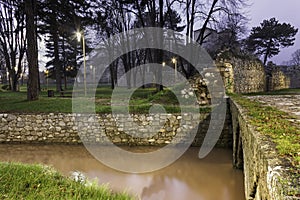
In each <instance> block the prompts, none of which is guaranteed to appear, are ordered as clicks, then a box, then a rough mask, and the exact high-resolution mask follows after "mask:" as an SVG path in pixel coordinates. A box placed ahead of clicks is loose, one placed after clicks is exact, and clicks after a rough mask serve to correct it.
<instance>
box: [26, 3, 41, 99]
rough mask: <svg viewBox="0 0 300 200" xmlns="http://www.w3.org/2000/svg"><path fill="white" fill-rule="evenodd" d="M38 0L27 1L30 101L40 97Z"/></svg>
mask: <svg viewBox="0 0 300 200" xmlns="http://www.w3.org/2000/svg"><path fill="white" fill-rule="evenodd" d="M35 5H36V0H26V1H25V13H26V33H27V34H26V39H27V45H28V46H27V59H28V68H29V78H28V90H27V99H28V100H29V101H33V100H37V99H38V98H39V92H38V76H39V72H38V66H37V58H38V55H37V49H36V40H37V37H36V36H37V35H36V29H35V24H34V13H35V12H34V11H35Z"/></svg>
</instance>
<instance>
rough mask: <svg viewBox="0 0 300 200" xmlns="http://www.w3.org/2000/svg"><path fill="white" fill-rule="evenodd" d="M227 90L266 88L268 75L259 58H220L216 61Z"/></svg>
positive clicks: (243, 90) (243, 91)
mask: <svg viewBox="0 0 300 200" xmlns="http://www.w3.org/2000/svg"><path fill="white" fill-rule="evenodd" d="M216 65H217V67H218V69H219V70H220V73H221V75H222V78H223V81H224V85H225V88H226V91H227V92H230V93H251V92H263V91H265V89H266V75H265V71H264V67H263V64H262V63H261V62H260V61H258V60H249V59H248V60H247V59H245V60H241V59H237V58H232V59H231V60H218V61H217V62H216Z"/></svg>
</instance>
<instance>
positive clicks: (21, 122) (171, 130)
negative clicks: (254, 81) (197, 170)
mask: <svg viewBox="0 0 300 200" xmlns="http://www.w3.org/2000/svg"><path fill="white" fill-rule="evenodd" d="M85 117H87V119H86V120H82V121H79V122H78V119H77V118H78V116H76V115H73V114H63V113H59V114H54V113H49V114H20V113H3V114H0V143H67V144H78V143H82V141H84V142H90V143H103V142H104V141H105V138H107V137H108V138H109V139H110V141H112V142H113V143H114V144H117V145H132V146H135V145H166V144H168V143H170V141H171V140H176V141H181V139H183V138H184V137H185V133H184V131H185V130H186V131H187V132H189V130H191V129H192V128H194V127H196V128H197V124H195V121H196V122H199V121H200V123H199V125H198V131H197V135H196V137H195V139H194V142H193V144H192V145H193V146H201V144H202V142H203V139H204V137H205V134H206V131H207V129H208V126H209V123H210V115H209V113H201V114H200V115H199V116H197V117H198V118H199V119H198V120H197V119H195V117H196V116H195V115H191V114H183V115H182V116H181V115H175V114H155V115H153V116H150V115H147V114H132V115H130V117H129V118H128V116H127V115H126V116H125V115H121V114H120V115H118V116H117V119H116V118H114V117H113V116H112V115H111V114H99V115H95V116H85ZM75 119H77V122H76V121H75ZM227 119H229V117H228V116H227ZM183 120H184V123H183V125H181V124H180V123H181V121H183ZM122 121H123V122H125V123H118V122H122ZM130 121H131V122H132V123H133V124H131V123H126V122H130ZM229 125H230V122H229V121H228V120H227V121H226V122H225V126H224V128H223V132H222V135H221V137H220V139H219V141H218V143H217V146H218V147H231V146H232V134H231V131H230V127H229ZM147 126H151V130H155V131H156V132H155V134H154V135H152V136H151V137H149V134H150V133H149V132H148V130H149V128H147ZM78 127H81V129H80V134H81V135H80V136H81V137H79V135H78V131H79V130H78ZM128 131H130V133H133V134H136V135H137V137H133V136H131V135H132V134H131V135H129V134H126V132H128Z"/></svg>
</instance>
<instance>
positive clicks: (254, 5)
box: [247, 0, 300, 64]
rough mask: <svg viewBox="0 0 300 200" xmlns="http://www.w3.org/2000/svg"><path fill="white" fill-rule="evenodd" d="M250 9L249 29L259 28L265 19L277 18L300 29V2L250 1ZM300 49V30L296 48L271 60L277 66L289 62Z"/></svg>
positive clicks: (285, 50)
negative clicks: (292, 55)
mask: <svg viewBox="0 0 300 200" xmlns="http://www.w3.org/2000/svg"><path fill="white" fill-rule="evenodd" d="M249 3H250V7H249V8H247V10H248V16H249V18H250V20H251V21H250V23H249V29H251V27H253V26H259V25H260V23H261V22H262V21H263V20H264V19H270V18H272V17H275V18H276V19H277V20H279V22H281V23H282V22H286V23H290V24H291V25H292V26H294V27H295V28H298V29H300V10H299V9H300V0H249ZM297 49H300V30H298V33H297V35H296V41H295V44H294V46H292V47H288V48H285V49H282V50H281V52H280V53H279V54H278V55H277V56H274V57H273V58H271V60H272V61H273V62H275V63H276V64H281V63H282V62H283V61H289V60H290V59H291V54H292V53H293V52H294V51H296V50H297Z"/></svg>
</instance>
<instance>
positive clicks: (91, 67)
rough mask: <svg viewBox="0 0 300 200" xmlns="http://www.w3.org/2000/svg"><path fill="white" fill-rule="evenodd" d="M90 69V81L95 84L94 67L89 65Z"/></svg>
mask: <svg viewBox="0 0 300 200" xmlns="http://www.w3.org/2000/svg"><path fill="white" fill-rule="evenodd" d="M90 69H91V71H92V80H93V83H95V67H94V66H93V65H90Z"/></svg>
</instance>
